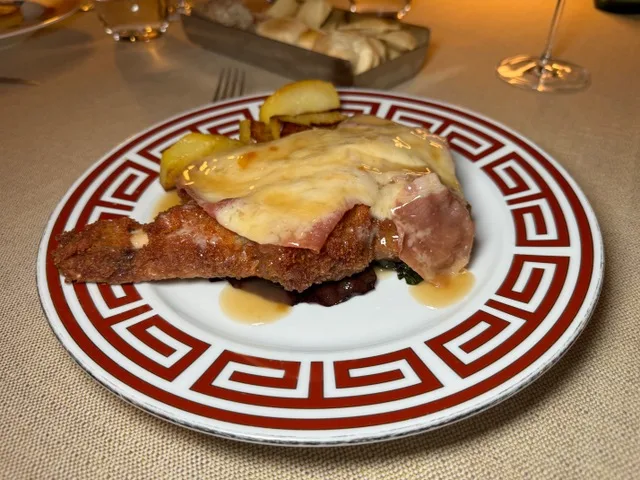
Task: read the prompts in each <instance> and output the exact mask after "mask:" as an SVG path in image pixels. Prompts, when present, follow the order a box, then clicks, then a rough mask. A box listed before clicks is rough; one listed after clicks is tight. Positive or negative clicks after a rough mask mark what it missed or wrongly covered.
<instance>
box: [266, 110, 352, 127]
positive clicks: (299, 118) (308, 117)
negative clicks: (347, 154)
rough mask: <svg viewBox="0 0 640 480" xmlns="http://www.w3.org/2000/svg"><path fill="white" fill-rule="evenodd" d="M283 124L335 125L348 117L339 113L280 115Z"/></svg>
mask: <svg viewBox="0 0 640 480" xmlns="http://www.w3.org/2000/svg"><path fill="white" fill-rule="evenodd" d="M275 118H277V119H278V120H280V121H281V122H287V123H295V124H297V125H308V126H311V125H335V124H337V123H340V122H341V121H343V120H344V119H345V118H347V117H346V115H343V114H342V113H340V112H338V111H335V110H334V111H331V112H319V113H302V114H300V115H278V116H277V117H275Z"/></svg>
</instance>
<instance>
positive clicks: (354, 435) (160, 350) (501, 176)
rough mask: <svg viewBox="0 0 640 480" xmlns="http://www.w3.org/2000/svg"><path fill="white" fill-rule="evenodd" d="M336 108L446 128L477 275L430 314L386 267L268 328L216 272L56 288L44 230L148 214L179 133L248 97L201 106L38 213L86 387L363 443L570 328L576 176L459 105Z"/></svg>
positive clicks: (578, 258) (578, 305)
mask: <svg viewBox="0 0 640 480" xmlns="http://www.w3.org/2000/svg"><path fill="white" fill-rule="evenodd" d="M341 95H342V99H343V106H344V109H345V110H347V111H350V112H355V111H360V112H366V113H371V114H375V115H378V116H381V117H386V118H389V119H392V120H395V121H397V122H401V123H406V124H411V125H419V126H422V127H424V128H428V129H429V130H431V131H433V132H435V133H437V134H439V135H442V136H444V137H447V138H448V140H449V142H450V145H451V147H452V149H453V151H454V155H455V159H456V162H457V167H458V172H459V176H460V179H461V181H462V184H463V187H464V189H465V193H466V196H467V198H468V199H469V201H470V203H471V204H472V206H473V217H474V220H475V222H476V228H477V238H476V243H475V247H474V252H473V255H472V261H471V264H470V270H471V271H472V272H473V273H474V275H475V277H476V284H475V287H474V289H473V290H472V291H471V293H470V294H469V296H468V297H467V298H466V299H465V300H464V301H463V302H461V303H459V304H457V305H454V306H452V307H449V308H445V309H441V310H430V309H428V308H426V307H424V306H422V305H420V304H418V303H416V302H415V301H414V300H413V299H412V297H411V296H410V295H409V293H408V290H407V286H406V285H405V284H404V283H403V282H401V281H399V280H397V279H395V278H385V279H383V280H382V281H381V282H380V285H379V286H378V288H376V290H375V291H373V292H371V293H369V294H367V295H365V296H362V297H357V298H354V299H352V300H350V301H348V302H346V303H344V304H341V305H338V306H335V307H331V308H325V307H320V306H317V305H306V304H305V305H298V306H296V307H294V308H293V309H292V313H291V314H290V315H289V316H287V317H286V318H284V319H282V320H281V321H279V322H276V323H272V324H267V325H262V326H257V327H256V326H250V325H245V324H240V323H236V322H234V321H232V320H230V319H228V318H226V317H225V316H224V315H223V314H222V312H221V311H220V308H219V306H218V300H217V296H218V293H219V291H220V289H221V288H222V285H220V284H219V283H210V282H208V281H206V280H203V281H175V282H166V283H165V282H163V283H146V284H139V285H135V286H131V285H128V286H124V287H120V286H107V285H95V284H89V285H84V284H79V285H69V284H65V283H64V282H63V281H62V279H61V277H60V276H59V275H58V272H57V271H56V269H55V267H54V266H53V263H52V261H51V257H50V252H51V251H52V249H54V248H55V246H56V241H55V238H56V236H57V235H59V234H60V233H62V232H63V231H64V230H68V229H71V228H76V227H78V226H81V225H84V224H86V223H89V222H93V221H95V220H97V219H99V218H109V217H114V216H126V215H130V216H132V217H134V218H136V219H138V220H140V221H147V220H148V219H149V218H150V217H151V212H152V210H153V208H154V206H155V205H156V203H157V202H158V199H159V198H161V196H162V189H161V187H160V186H159V184H158V182H157V175H158V170H159V166H158V159H159V157H160V154H161V152H162V150H164V149H165V148H167V147H168V146H169V145H171V144H172V143H173V142H175V141H176V140H177V139H178V138H179V137H180V136H182V135H184V134H185V132H189V131H200V132H218V133H221V134H227V135H232V136H233V135H236V134H237V132H238V121H239V120H241V119H243V118H246V117H251V116H252V117H254V118H255V117H257V115H258V108H259V105H260V104H261V102H262V100H263V98H264V96H263V95H260V96H252V97H247V98H241V99H237V100H231V101H226V102H222V103H218V104H215V105H213V106H211V105H209V106H205V107H202V108H198V109H195V110H192V111H190V112H187V113H185V114H183V115H180V116H177V117H174V118H172V119H170V120H168V121H166V122H164V123H162V124H160V125H157V126H155V127H153V128H150V129H149V130H146V131H145V132H142V133H140V134H139V135H136V136H135V137H133V138H132V139H130V140H128V141H127V142H125V143H123V144H122V145H120V146H118V147H116V148H115V149H114V150H113V151H112V152H110V153H109V154H107V155H106V156H105V157H104V158H102V159H101V160H100V161H99V162H98V163H96V164H95V165H94V166H93V167H92V168H91V169H90V170H89V171H88V172H87V173H86V174H85V175H84V176H83V177H82V178H81V179H79V180H78V181H77V182H76V183H75V185H73V187H72V188H71V189H70V190H69V192H68V193H67V195H66V196H65V198H64V199H63V200H62V202H60V204H59V205H58V207H57V208H56V210H55V212H54V213H53V215H52V217H51V219H50V221H49V224H48V226H47V229H46V232H45V234H44V238H43V240H42V244H41V246H40V252H39V257H38V287H39V290H40V295H41V298H42V303H43V306H44V309H45V311H46V313H47V316H48V317H49V321H50V323H51V326H52V327H53V330H54V332H55V333H56V335H57V336H58V338H59V339H60V341H61V342H62V343H63V345H64V346H65V347H66V348H67V349H68V350H69V352H70V353H71V355H72V356H73V357H74V358H75V359H76V360H77V361H78V363H79V364H80V365H81V366H82V367H83V368H84V369H85V370H87V371H88V372H89V373H90V374H91V375H92V376H93V377H95V378H96V379H97V380H98V381H99V382H100V383H102V384H103V385H105V386H106V387H107V388H108V389H110V390H111V391H113V392H115V393H116V394H117V395H119V396H121V397H122V398H125V399H126V400H128V401H130V402H131V403H133V404H135V405H137V406H139V407H141V408H143V409H144V410H146V411H148V412H150V413H153V414H155V415H158V416H160V417H162V418H165V419H167V420H170V421H172V422H175V423H178V424H180V425H184V426H187V427H190V428H193V429H196V430H200V431H202V432H206V433H212V434H215V435H219V436H224V437H231V438H236V439H241V440H247V441H253V442H266V443H272V444H290V445H335V444H347V443H362V442H370V441H377V440H385V439H390V438H394V437H400V436H404V435H408V434H412V433H418V432H423V431H426V430H429V429H432V428H435V427H438V426H442V425H445V424H447V423H451V422H453V421H456V420H459V419H461V418H463V417H466V416H468V415H471V414H473V413H476V412H478V411H481V410H483V409H485V408H488V407H490V406H492V405H495V404H496V403H498V402H499V401H501V400H504V399H505V398H507V397H508V396H510V395H512V394H513V393H515V392H516V391H518V390H519V389H521V388H523V387H524V386H526V385H528V384H529V383H531V382H532V381H533V380H534V379H535V378H537V377H538V376H539V375H540V374H541V373H542V372H544V371H545V370H546V369H547V368H549V367H550V366H551V365H552V364H553V363H555V362H556V361H557V360H558V359H559V358H560V356H561V355H562V354H563V353H564V352H565V351H566V350H567V348H569V346H570V345H571V343H572V342H573V341H574V340H575V339H576V338H577V337H578V335H579V333H580V332H581V331H582V329H583V328H584V326H585V324H586V323H587V320H588V318H589V316H590V315H591V313H592V311H593V308H594V306H595V303H596V300H597V297H598V293H599V290H600V285H601V281H602V274H603V263H602V262H603V251H602V239H601V237H600V231H599V229H598V225H597V221H596V219H595V217H594V215H593V212H592V210H591V208H590V207H589V204H588V202H587V200H586V198H585V197H584V195H583V194H582V193H581V192H580V190H579V188H578V187H577V186H576V184H575V183H574V181H573V180H572V179H571V178H570V177H569V176H568V175H567V173H566V172H565V171H564V170H563V169H562V168H561V167H560V166H559V165H558V163H557V162H555V161H554V160H552V159H551V158H549V156H548V155H546V154H545V153H544V152H542V151H541V150H540V149H539V148H537V147H536V146H535V145H533V144H532V143H531V142H529V141H527V140H526V139H524V138H522V137H520V136H519V135H517V134H515V133H514V132H512V131H510V130H509V129H507V128H506V127H504V126H501V125H499V124H497V123H495V122H493V121H491V120H488V119H486V118H483V117H480V116H479V115H476V114H473V113H471V112H468V111H466V110H463V109H460V108H457V107H453V106H451V105H445V104H442V103H439V102H434V101H426V100H422V99H418V98H411V97H406V96H400V95H391V94H386V93H382V92H376V91H361V90H342V92H341Z"/></svg>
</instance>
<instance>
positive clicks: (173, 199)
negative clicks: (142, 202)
mask: <svg viewBox="0 0 640 480" xmlns="http://www.w3.org/2000/svg"><path fill="white" fill-rule="evenodd" d="M181 203H182V200H181V199H180V196H179V195H178V191H177V190H171V191H170V192H165V193H164V194H163V195H162V196H161V197H160V199H159V200H158V201H157V202H156V204H155V205H154V207H153V210H152V211H151V218H152V219H153V218H156V217H157V216H158V214H159V213H162V212H165V211H167V210H169V209H170V208H171V207H175V206H176V205H180V204H181Z"/></svg>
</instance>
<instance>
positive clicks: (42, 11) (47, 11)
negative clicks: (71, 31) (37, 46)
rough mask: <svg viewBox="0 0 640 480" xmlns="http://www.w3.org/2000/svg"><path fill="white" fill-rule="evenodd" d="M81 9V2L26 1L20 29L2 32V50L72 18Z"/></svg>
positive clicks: (22, 7)
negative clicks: (40, 30) (34, 33)
mask: <svg viewBox="0 0 640 480" xmlns="http://www.w3.org/2000/svg"><path fill="white" fill-rule="evenodd" d="M79 8H80V0H37V1H31V0H27V1H25V2H24V3H23V4H22V5H21V6H20V10H21V11H22V17H23V19H24V20H23V21H22V24H20V26H18V27H14V28H8V29H6V30H0V48H2V47H5V46H9V45H13V44H14V43H16V42H18V41H20V38H19V37H26V36H27V35H30V34H31V33H33V32H35V31H36V30H39V29H41V28H44V27H47V26H49V25H52V24H54V23H56V22H59V21H61V20H64V19H65V18H67V17H70V16H71V15H73V14H74V13H75V12H77V11H78V9H79Z"/></svg>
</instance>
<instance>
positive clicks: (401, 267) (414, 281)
mask: <svg viewBox="0 0 640 480" xmlns="http://www.w3.org/2000/svg"><path fill="white" fill-rule="evenodd" d="M378 265H379V266H380V267H382V268H385V269H387V270H395V271H396V273H397V274H398V278H399V279H400V280H404V281H405V282H407V284H409V285H418V284H419V283H420V282H422V277H421V276H420V275H419V274H418V273H417V272H415V271H414V270H413V269H412V268H411V267H410V266H409V265H407V264H406V263H404V262H392V261H391V260H378Z"/></svg>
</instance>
